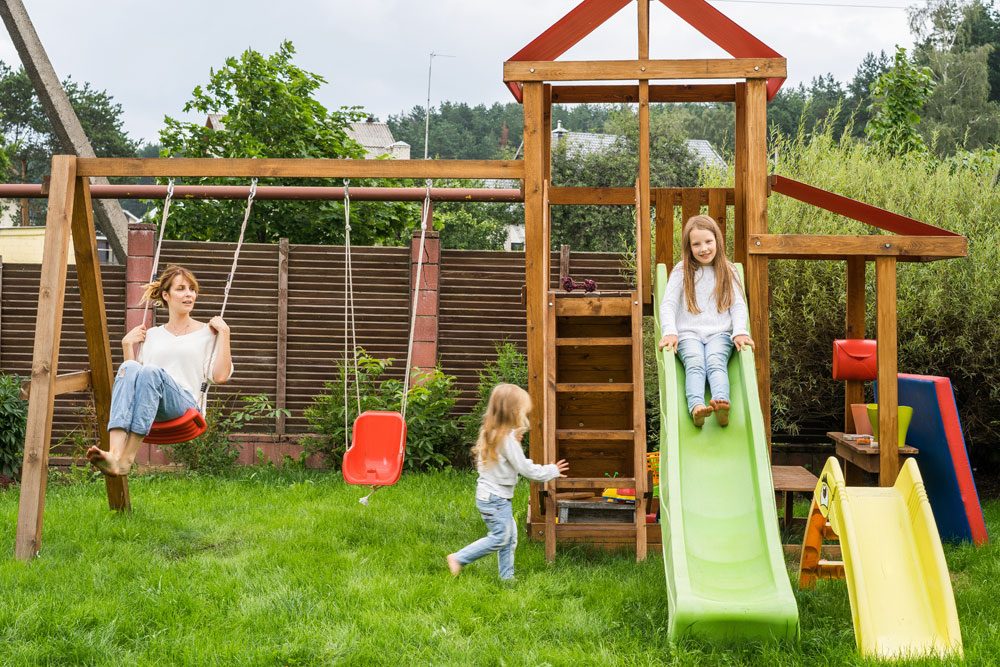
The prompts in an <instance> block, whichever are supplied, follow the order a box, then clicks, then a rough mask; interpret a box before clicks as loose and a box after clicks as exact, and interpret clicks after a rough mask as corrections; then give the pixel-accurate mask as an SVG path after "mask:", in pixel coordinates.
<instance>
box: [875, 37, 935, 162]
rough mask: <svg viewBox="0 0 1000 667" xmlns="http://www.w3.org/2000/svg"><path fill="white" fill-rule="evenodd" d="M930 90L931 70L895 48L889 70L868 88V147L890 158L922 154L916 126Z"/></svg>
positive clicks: (923, 148) (898, 47)
mask: <svg viewBox="0 0 1000 667" xmlns="http://www.w3.org/2000/svg"><path fill="white" fill-rule="evenodd" d="M933 89H934V79H933V78H932V76H931V70H930V69H929V68H927V67H918V66H917V65H915V64H913V63H911V62H910V60H909V58H908V57H907V55H906V49H904V48H903V47H901V46H897V47H896V55H895V58H894V59H893V66H892V69H890V70H889V71H888V72H886V73H885V74H883V75H882V76H880V77H879V78H878V79H876V80H875V84H874V85H873V86H872V96H873V98H874V102H873V103H872V119H871V120H870V121H869V122H868V125H867V126H866V127H865V134H866V135H867V137H868V140H869V141H870V142H871V144H872V145H873V146H875V147H876V148H879V149H881V150H884V151H886V152H887V153H888V154H890V155H905V154H907V153H911V152H915V153H924V152H926V150H927V145H926V144H925V143H924V139H923V137H922V136H921V135H920V132H919V131H918V129H917V125H918V124H919V123H920V113H919V112H920V109H921V108H922V107H923V105H924V103H925V102H927V99H928V98H929V97H930V94H931V91H932V90H933Z"/></svg>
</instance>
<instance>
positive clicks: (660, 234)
mask: <svg viewBox="0 0 1000 667" xmlns="http://www.w3.org/2000/svg"><path fill="white" fill-rule="evenodd" d="M655 198H656V199H655V204H656V263H657V264H664V265H666V267H667V271H669V270H670V269H671V268H673V266H674V198H673V196H672V195H671V194H669V193H666V192H662V191H659V192H656V193H655Z"/></svg>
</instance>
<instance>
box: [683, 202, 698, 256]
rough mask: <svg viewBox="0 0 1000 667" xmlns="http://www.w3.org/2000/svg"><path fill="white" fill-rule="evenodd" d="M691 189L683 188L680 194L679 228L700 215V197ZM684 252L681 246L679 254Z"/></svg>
mask: <svg viewBox="0 0 1000 667" xmlns="http://www.w3.org/2000/svg"><path fill="white" fill-rule="evenodd" d="M698 194H699V193H697V192H695V191H693V190H685V191H684V192H683V194H682V195H681V228H682V229H683V227H684V225H686V224H687V222H688V220H690V219H691V218H693V217H694V216H696V215H701V197H699V196H698ZM684 252H685V249H684V248H681V255H683V254H684Z"/></svg>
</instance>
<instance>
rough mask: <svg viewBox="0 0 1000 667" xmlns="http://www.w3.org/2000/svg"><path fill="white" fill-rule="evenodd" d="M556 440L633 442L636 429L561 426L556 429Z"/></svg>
mask: <svg viewBox="0 0 1000 667" xmlns="http://www.w3.org/2000/svg"><path fill="white" fill-rule="evenodd" d="M556 440H563V441H573V440H584V441H588V442H590V441H594V440H621V441H625V442H632V441H633V440H635V431H633V430H632V429H627V430H625V429H623V430H618V431H612V430H606V429H599V428H561V429H557V430H556Z"/></svg>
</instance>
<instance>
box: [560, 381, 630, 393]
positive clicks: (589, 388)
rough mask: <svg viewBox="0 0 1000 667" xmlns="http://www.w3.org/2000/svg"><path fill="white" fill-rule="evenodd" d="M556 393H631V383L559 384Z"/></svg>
mask: <svg viewBox="0 0 1000 667" xmlns="http://www.w3.org/2000/svg"><path fill="white" fill-rule="evenodd" d="M555 387H556V391H557V392H559V393H563V394H569V393H577V394H592V393H595V392H602V393H610V392H614V393H620V392H631V391H632V383H631V382H559V383H557V384H556V385H555Z"/></svg>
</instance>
